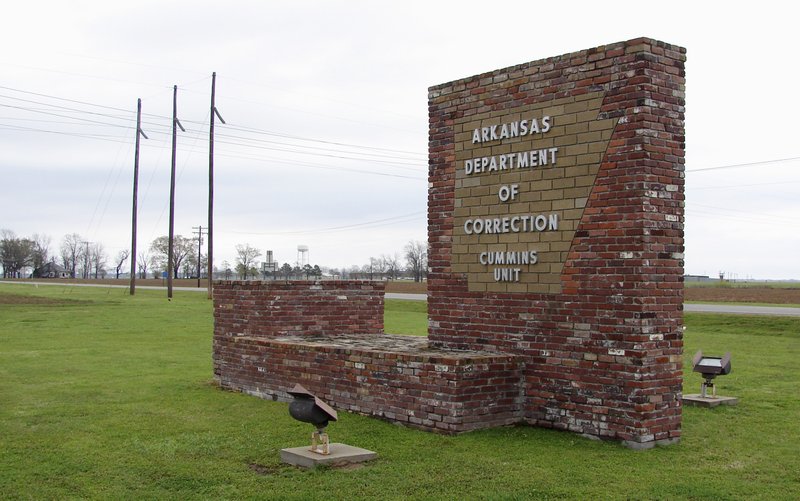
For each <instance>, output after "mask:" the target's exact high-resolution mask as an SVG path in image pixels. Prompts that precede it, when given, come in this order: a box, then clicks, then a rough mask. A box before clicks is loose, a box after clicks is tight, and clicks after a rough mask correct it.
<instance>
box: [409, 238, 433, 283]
mask: <svg viewBox="0 0 800 501" xmlns="http://www.w3.org/2000/svg"><path fill="white" fill-rule="evenodd" d="M405 253H406V263H408V268H409V271H411V274H412V275H413V276H414V281H415V282H420V281H421V280H422V277H423V276H424V275H425V270H426V268H427V267H428V246H427V245H425V244H423V243H422V242H417V241H413V240H412V241H409V242H408V244H406V247H405Z"/></svg>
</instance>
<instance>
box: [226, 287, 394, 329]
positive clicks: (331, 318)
mask: <svg viewBox="0 0 800 501" xmlns="http://www.w3.org/2000/svg"><path fill="white" fill-rule="evenodd" d="M383 289H384V285H383V282H370V281H362V280H351V281H320V282H314V281H294V282H279V281H264V282H261V281H256V280H253V281H236V280H225V281H217V282H215V283H214V306H215V307H214V338H215V340H216V339H218V338H222V337H225V336H253V337H259V338H264V337H277V336H284V335H287V334H300V335H304V336H313V335H317V334H328V335H345V334H378V333H382V332H383ZM215 342H216V341H215Z"/></svg>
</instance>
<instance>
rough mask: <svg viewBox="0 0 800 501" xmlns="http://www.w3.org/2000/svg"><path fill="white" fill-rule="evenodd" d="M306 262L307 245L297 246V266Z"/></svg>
mask: <svg viewBox="0 0 800 501" xmlns="http://www.w3.org/2000/svg"><path fill="white" fill-rule="evenodd" d="M307 264H308V245H298V246H297V266H299V267H300V268H302V267H303V266H305V265H307Z"/></svg>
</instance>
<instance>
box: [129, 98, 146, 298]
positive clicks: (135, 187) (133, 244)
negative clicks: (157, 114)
mask: <svg viewBox="0 0 800 501" xmlns="http://www.w3.org/2000/svg"><path fill="white" fill-rule="evenodd" d="M139 136H143V137H144V138H145V139H149V138H148V137H147V135H146V134H145V133H144V132H143V131H142V100H141V99H137V100H136V149H135V152H134V154H133V216H132V221H131V296H133V294H134V292H136V213H137V198H138V193H139Z"/></svg>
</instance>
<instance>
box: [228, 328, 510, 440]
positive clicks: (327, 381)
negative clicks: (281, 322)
mask: <svg viewBox="0 0 800 501" xmlns="http://www.w3.org/2000/svg"><path fill="white" fill-rule="evenodd" d="M215 354H216V355H215V361H214V366H215V374H216V376H217V378H218V380H219V382H220V385H221V386H222V387H223V388H228V389H232V390H238V391H242V392H245V393H248V394H251V395H255V396H258V397H260V398H266V399H272V400H280V401H289V400H290V399H291V397H289V396H288V395H287V393H286V391H287V390H289V389H290V388H292V387H293V386H294V385H295V383H300V384H302V385H303V386H305V387H306V388H308V389H309V390H310V391H312V392H313V393H315V394H316V395H317V396H319V397H320V398H322V399H323V400H325V401H327V402H328V403H330V404H331V405H333V406H334V407H335V408H336V409H339V410H348V411H351V412H357V413H360V414H366V415H371V416H375V417H379V418H382V419H386V420H388V421H393V422H399V423H402V424H405V425H407V426H410V427H414V428H420V429H425V430H430V431H437V432H441V433H460V432H465V431H470V430H474V429H479V428H487V427H493V426H503V425H508V424H512V423H516V422H520V421H521V419H522V414H521V405H520V403H521V400H520V388H521V377H522V371H521V368H520V363H519V358H518V357H515V356H509V355H500V354H492V353H480V352H470V351H458V352H453V351H442V350H436V349H431V348H429V347H428V343H427V340H426V339H425V338H420V337H413V336H393V335H386V334H377V335H337V336H305V335H303V336H287V337H279V338H273V339H269V338H263V337H262V338H257V337H250V336H232V337H224V338H222V339H221V340H219V342H218V341H217V340H215Z"/></svg>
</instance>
